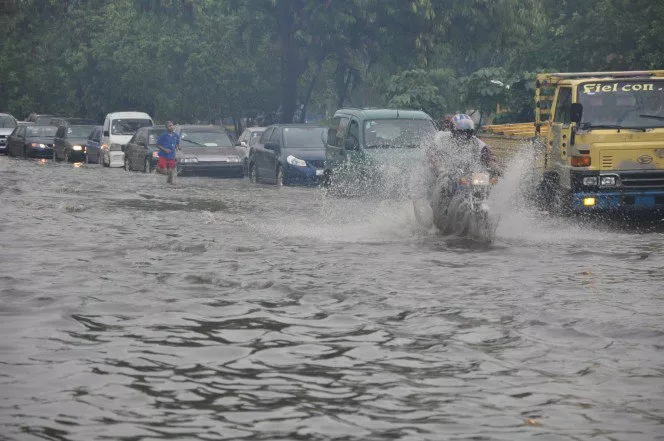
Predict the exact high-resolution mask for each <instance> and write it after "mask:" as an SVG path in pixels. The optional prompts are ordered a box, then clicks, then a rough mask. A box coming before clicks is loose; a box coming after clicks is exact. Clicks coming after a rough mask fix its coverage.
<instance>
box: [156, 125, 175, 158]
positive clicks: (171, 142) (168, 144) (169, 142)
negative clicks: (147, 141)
mask: <svg viewBox="0 0 664 441" xmlns="http://www.w3.org/2000/svg"><path fill="white" fill-rule="evenodd" d="M178 144H180V136H179V135H178V134H177V133H175V132H173V134H172V135H171V134H169V133H168V130H166V131H164V133H162V134H161V135H159V138H158V139H157V145H160V146H162V147H163V148H165V149H168V150H170V151H169V152H168V153H166V152H164V151H162V150H159V153H158V154H159V156H160V157H162V158H166V159H175V147H176V146H177V145H178Z"/></svg>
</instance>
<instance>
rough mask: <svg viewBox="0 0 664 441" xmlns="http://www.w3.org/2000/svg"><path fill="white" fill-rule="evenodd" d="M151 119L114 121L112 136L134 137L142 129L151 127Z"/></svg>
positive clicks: (112, 123) (112, 122)
mask: <svg viewBox="0 0 664 441" xmlns="http://www.w3.org/2000/svg"><path fill="white" fill-rule="evenodd" d="M151 126H152V121H150V120H149V119H131V118H127V119H114V120H113V121H111V134H112V135H133V134H134V133H136V130H138V129H140V128H141V127H151Z"/></svg>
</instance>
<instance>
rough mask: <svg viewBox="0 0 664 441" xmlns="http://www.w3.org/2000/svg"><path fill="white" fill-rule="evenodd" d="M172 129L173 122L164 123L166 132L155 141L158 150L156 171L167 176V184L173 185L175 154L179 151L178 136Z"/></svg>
mask: <svg viewBox="0 0 664 441" xmlns="http://www.w3.org/2000/svg"><path fill="white" fill-rule="evenodd" d="M173 127H174V126H173V121H166V130H165V131H164V133H162V134H161V135H159V138H158V139H157V149H159V153H158V155H159V159H158V160H157V169H158V170H159V171H161V172H162V173H164V174H168V180H167V181H166V182H168V183H169V184H172V183H173V176H174V175H175V166H176V162H175V152H176V150H179V149H180V136H179V135H178V134H177V133H174V132H173Z"/></svg>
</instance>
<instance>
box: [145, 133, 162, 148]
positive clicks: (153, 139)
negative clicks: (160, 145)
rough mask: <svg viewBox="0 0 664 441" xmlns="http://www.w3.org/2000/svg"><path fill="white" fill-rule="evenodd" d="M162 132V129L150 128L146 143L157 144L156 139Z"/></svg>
mask: <svg viewBox="0 0 664 441" xmlns="http://www.w3.org/2000/svg"><path fill="white" fill-rule="evenodd" d="M162 133H164V129H162V130H151V131H150V132H149V133H148V145H152V146H154V145H157V139H158V138H159V135H161V134H162Z"/></svg>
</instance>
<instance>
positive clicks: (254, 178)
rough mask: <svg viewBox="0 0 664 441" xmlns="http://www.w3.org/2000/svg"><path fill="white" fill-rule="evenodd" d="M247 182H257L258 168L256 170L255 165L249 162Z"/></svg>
mask: <svg viewBox="0 0 664 441" xmlns="http://www.w3.org/2000/svg"><path fill="white" fill-rule="evenodd" d="M249 182H252V183H254V184H257V183H258V170H256V165H255V164H253V163H251V164H249Z"/></svg>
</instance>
